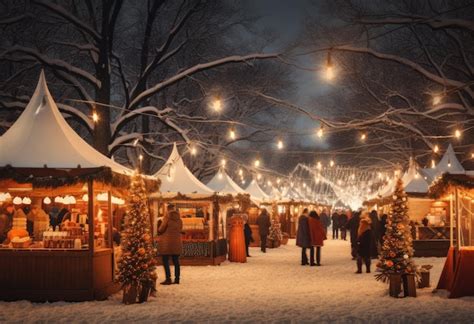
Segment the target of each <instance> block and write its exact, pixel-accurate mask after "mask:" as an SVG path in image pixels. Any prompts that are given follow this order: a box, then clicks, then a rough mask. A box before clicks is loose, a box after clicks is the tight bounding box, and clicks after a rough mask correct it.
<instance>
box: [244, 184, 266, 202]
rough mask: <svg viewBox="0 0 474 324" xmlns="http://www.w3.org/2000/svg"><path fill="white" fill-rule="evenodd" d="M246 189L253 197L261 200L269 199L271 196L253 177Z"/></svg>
mask: <svg viewBox="0 0 474 324" xmlns="http://www.w3.org/2000/svg"><path fill="white" fill-rule="evenodd" d="M245 191H246V192H247V193H248V194H249V195H250V197H252V198H253V199H256V200H260V201H265V200H266V201H268V200H270V197H269V196H268V195H267V194H266V193H265V192H264V191H263V190H262V188H260V186H259V185H258V183H257V181H256V180H255V179H252V181H251V182H250V184H249V185H248V187H247V188H246V189H245Z"/></svg>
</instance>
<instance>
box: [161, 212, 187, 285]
mask: <svg viewBox="0 0 474 324" xmlns="http://www.w3.org/2000/svg"><path fill="white" fill-rule="evenodd" d="M182 231H183V221H182V220H181V217H180V216H179V213H178V211H177V210H176V209H175V206H174V205H173V204H168V213H167V214H166V215H165V217H163V221H162V222H161V225H160V227H159V228H158V235H159V236H160V238H159V241H158V253H159V254H160V255H161V257H162V260H163V268H164V269H165V275H166V279H165V281H163V282H162V283H161V284H162V285H171V284H173V283H174V284H179V280H180V276H181V269H180V265H179V256H180V255H181V253H182V252H183V242H182V237H181V234H182ZM170 257H171V259H172V260H173V264H174V282H172V281H171V271H170V263H169V262H170V261H169V260H170Z"/></svg>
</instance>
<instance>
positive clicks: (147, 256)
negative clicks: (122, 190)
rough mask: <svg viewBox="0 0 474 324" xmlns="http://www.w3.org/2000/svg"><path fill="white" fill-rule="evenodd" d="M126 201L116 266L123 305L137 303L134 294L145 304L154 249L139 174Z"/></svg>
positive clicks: (151, 281)
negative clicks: (119, 252) (120, 251)
mask: <svg viewBox="0 0 474 324" xmlns="http://www.w3.org/2000/svg"><path fill="white" fill-rule="evenodd" d="M129 198H130V200H129V204H128V210H127V215H126V218H125V231H124V232H123V236H122V242H121V247H122V257H121V259H120V261H119V264H118V268H119V276H118V278H119V281H120V283H121V284H122V287H123V289H124V303H134V302H136V297H137V294H140V297H141V299H142V298H145V300H146V297H147V294H148V293H149V292H150V289H154V285H155V282H156V273H155V268H156V266H155V261H154V256H155V254H156V249H154V248H153V246H152V240H151V234H150V213H149V210H148V205H147V196H146V190H145V183H144V181H143V178H142V177H141V176H140V175H139V174H134V175H133V178H132V182H131V187H130V190H129ZM126 295H127V298H126ZM144 295H146V296H144Z"/></svg>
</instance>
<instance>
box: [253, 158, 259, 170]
mask: <svg viewBox="0 0 474 324" xmlns="http://www.w3.org/2000/svg"><path fill="white" fill-rule="evenodd" d="M253 164H254V165H255V167H256V168H258V167H259V166H260V159H259V158H257V159H256V160H255V162H254V163H253Z"/></svg>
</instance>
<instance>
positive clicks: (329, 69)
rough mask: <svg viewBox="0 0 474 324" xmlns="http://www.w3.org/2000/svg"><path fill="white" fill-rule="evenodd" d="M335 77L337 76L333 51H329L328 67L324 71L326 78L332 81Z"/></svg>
mask: <svg viewBox="0 0 474 324" xmlns="http://www.w3.org/2000/svg"><path fill="white" fill-rule="evenodd" d="M334 77H335V73H334V66H333V64H332V61H331V52H330V51H329V52H328V56H327V59H326V68H325V71H324V78H325V79H326V80H328V81H331V80H333V79H334Z"/></svg>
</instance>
